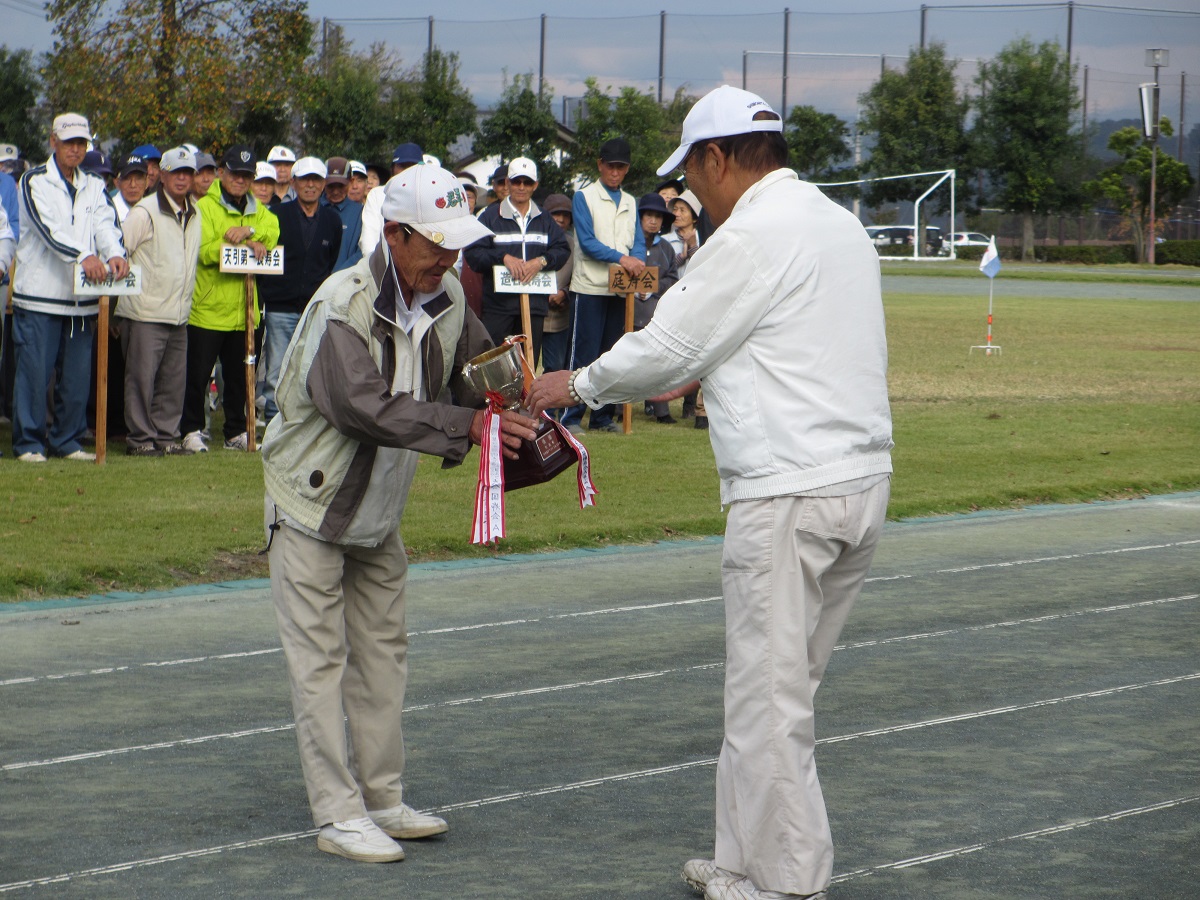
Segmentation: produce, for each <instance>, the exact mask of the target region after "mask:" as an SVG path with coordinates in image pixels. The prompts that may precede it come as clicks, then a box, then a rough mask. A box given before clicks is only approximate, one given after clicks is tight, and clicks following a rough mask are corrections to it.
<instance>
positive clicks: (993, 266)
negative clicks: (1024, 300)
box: [967, 235, 1000, 356]
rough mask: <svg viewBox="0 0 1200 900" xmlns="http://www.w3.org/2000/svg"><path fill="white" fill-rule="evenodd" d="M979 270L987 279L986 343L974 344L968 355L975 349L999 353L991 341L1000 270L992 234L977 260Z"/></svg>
mask: <svg viewBox="0 0 1200 900" xmlns="http://www.w3.org/2000/svg"><path fill="white" fill-rule="evenodd" d="M979 271H980V272H982V273H983V274H984V275H986V276H987V280H988V311H987V343H986V344H975V345H974V346H972V347H971V348H970V349H968V350H967V356H970V355H971V353H972V352H973V351H975V350H982V351H983V355H984V356H991V355H992V351H993V350H995V351H996V354H997V355H999V354H1000V347H999V345H996V344H993V343H992V297H993V294H994V292H995V289H996V274H997V273H998V272H999V271H1000V253H999V251H997V250H996V238H995V236H994V235H993V236H992V239H991V241H990V242H989V243H988V248H987V250H985V251H984V254H983V259H982V260H980V261H979Z"/></svg>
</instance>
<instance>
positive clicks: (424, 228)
mask: <svg viewBox="0 0 1200 900" xmlns="http://www.w3.org/2000/svg"><path fill="white" fill-rule="evenodd" d="M381 212H382V213H383V218H384V220H385V221H387V222H399V223H401V224H403V225H408V226H410V227H411V228H412V229H413V230H414V231H418V232H420V233H421V234H422V235H424V236H425V237H427V238H429V240H431V241H433V243H435V244H437V245H438V246H439V247H444V248H445V249H447V250H461V249H462V248H463V247H467V246H469V245H471V244H473V243H475V242H476V241H478V240H481V239H483V238H486V237H491V234H492V232H491V231H490V230H488V228H487V227H486V226H485V225H483V224H482V223H481V222H480V221H479V220H478V219H476V218H475V217H474V216H473V215H471V212H470V207H469V206H468V205H467V197H466V195H465V194H464V193H463V188H462V185H461V184H459V182H458V179H457V178H455V177H454V175H452V174H451V173H450V172H447V171H446V170H445V169H443V168H442V167H441V166H429V165H423V166H411V167H409V168H407V169H405V170H404V171H403V172H401V173H400V174H399V175H393V176H392V178H391V180H390V181H389V182H388V183H387V187H386V188H385V191H384V197H383V208H382V210H381Z"/></svg>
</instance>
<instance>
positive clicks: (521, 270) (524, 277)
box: [504, 254, 542, 281]
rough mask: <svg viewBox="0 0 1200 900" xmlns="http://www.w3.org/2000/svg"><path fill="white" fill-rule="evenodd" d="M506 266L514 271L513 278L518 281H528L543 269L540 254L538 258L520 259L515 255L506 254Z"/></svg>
mask: <svg viewBox="0 0 1200 900" xmlns="http://www.w3.org/2000/svg"><path fill="white" fill-rule="evenodd" d="M504 267H505V268H506V269H508V271H510V272H512V276H513V278H515V279H517V281H528V280H529V279H531V278H532V277H533V276H534V275H536V274H537V273H538V272H540V271H542V258H541V257H540V256H539V257H537V258H536V259H518V258H517V257H515V256H511V255H507V254H506V255H505V257H504Z"/></svg>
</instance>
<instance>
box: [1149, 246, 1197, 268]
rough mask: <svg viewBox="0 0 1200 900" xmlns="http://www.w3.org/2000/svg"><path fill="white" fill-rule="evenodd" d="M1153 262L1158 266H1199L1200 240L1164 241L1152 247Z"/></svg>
mask: <svg viewBox="0 0 1200 900" xmlns="http://www.w3.org/2000/svg"><path fill="white" fill-rule="evenodd" d="M1154 262H1155V263H1156V264H1158V265H1160V266H1163V265H1168V264H1174V265H1177V266H1200V241H1165V242H1163V243H1161V244H1159V245H1158V246H1157V247H1155V248H1154Z"/></svg>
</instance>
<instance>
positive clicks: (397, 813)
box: [367, 803, 450, 840]
mask: <svg viewBox="0 0 1200 900" xmlns="http://www.w3.org/2000/svg"><path fill="white" fill-rule="evenodd" d="M367 815H368V816H370V817H371V819H372V821H374V822H375V824H376V825H378V826H379V827H380V828H382V829H383V831H384V833H386V834H389V835H391V836H392V837H394V838H402V839H404V840H416V839H417V838H425V837H433V835H435V834H445V833H446V832H447V831H449V830H450V826H449V825H447V824H446V820H445V819H440V818H438V817H437V816H430V815H426V814H425V813H419V812H417V811H416V810H415V809H413V808H412V807H411V806H409V805H408V804H406V803H401V804H400V805H399V806H393V807H392V808H391V809H377V810H375V811H374V812H371V811H370V810H368V811H367Z"/></svg>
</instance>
